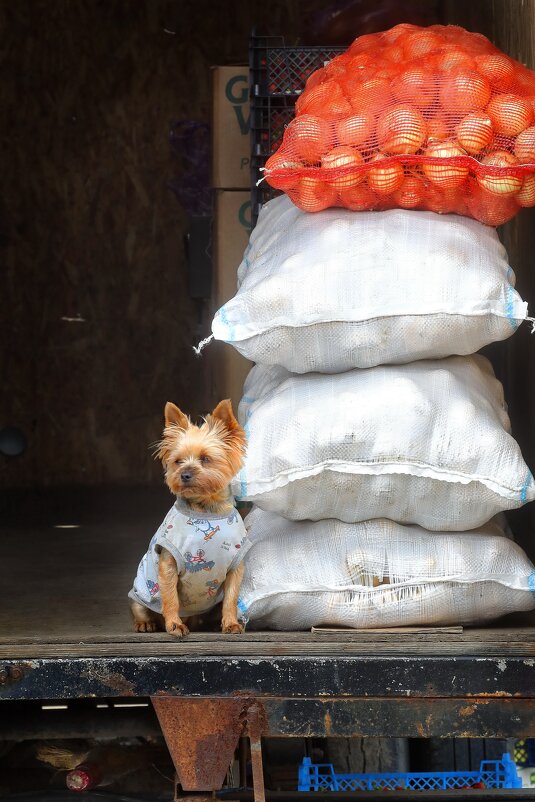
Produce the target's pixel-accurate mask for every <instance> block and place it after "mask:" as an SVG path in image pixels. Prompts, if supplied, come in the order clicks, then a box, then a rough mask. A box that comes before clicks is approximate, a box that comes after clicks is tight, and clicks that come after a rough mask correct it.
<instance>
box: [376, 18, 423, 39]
mask: <svg viewBox="0 0 535 802" xmlns="http://www.w3.org/2000/svg"><path fill="white" fill-rule="evenodd" d="M418 30H419V28H418V26H417V25H413V24H412V23H411V22H400V24H399V25H394V27H393V28H390V29H389V30H388V31H383V33H382V34H381V39H382V41H383V42H387V43H388V44H392V43H393V42H397V43H398V44H399V43H400V42H401V41H403V39H405V38H406V37H407V36H408V35H409V34H411V33H413V32H415V31H418ZM402 37H403V39H402Z"/></svg>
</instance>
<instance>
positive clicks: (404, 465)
mask: <svg viewBox="0 0 535 802" xmlns="http://www.w3.org/2000/svg"><path fill="white" fill-rule="evenodd" d="M367 465H370V466H371V465H377V466H380V465H381V466H385V467H389V466H390V467H394V466H396V467H398V469H399V470H397V471H392V473H393V474H396V473H400V474H404V475H410V473H409V470H408V469H409V468H411V467H414V468H426V469H428V470H429V471H430V472H431V473H435V474H437V475H438V476H451V477H457V478H452V482H461V483H462V484H469V483H470V482H481V483H482V484H485V486H487V487H488V483H490V484H492V485H494V486H497V487H501V488H503V489H504V490H506V491H508V492H509V493H511V494H513V495H514V494H518V493H519V492H520V498H521V501H524V503H525V500H527V490H528V487H529V484H530V481H531V480H532V478H533V477H532V475H531V472H530V471H529V472H528V476H527V478H526V481H525V482H524V484H523V486H522V487H521V488H520V489H519V488H518V487H513V488H511V487H508V486H507V485H503V484H499V483H498V482H497V481H496V480H495V479H493V478H492V477H487V476H480V475H476V474H465V473H462V472H461V471H450V470H448V469H445V468H444V469H443V468H439V467H438V466H436V465H430V464H429V463H428V462H416V461H412V462H408V461H407V462H389V461H387V460H377V459H376V460H358V461H354V462H346V461H344V460H324V461H323V462H318V463H315V464H314V465H305V466H300V467H299V468H294V469H289V470H287V471H280V472H279V473H278V474H276V475H275V476H272V477H270V478H267V479H255V480H254V482H253V483H252V484H253V485H262V484H271V483H272V482H276V481H278V480H279V479H282V478H285V477H286V479H287V483H288V482H291V481H292V479H291V478H290V477H291V476H292V475H293V474H296V478H299V476H300V475H302V478H304V479H306V478H308V477H309V476H311V475H317V474H319V473H321V470H322V469H323V468H326V469H334V470H336V466H347V467H348V468H353V467H354V468H358V467H359V466H362V467H365V466H367ZM403 469H405V470H403ZM341 472H342V471H341ZM343 473H346V471H343ZM347 473H349V472H347ZM356 473H357V474H358V473H359V471H356ZM382 473H383V474H388V473H389V471H383V472H382ZM377 475H381V474H377ZM416 476H417V475H416ZM418 478H425V477H418ZM429 478H432V477H429ZM463 480H465V481H463ZM281 486H283V485H281ZM490 489H491V488H490V487H489V490H490ZM491 492H495V491H491ZM496 495H500V494H499V493H496Z"/></svg>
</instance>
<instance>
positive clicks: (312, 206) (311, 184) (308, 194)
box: [288, 176, 337, 212]
mask: <svg viewBox="0 0 535 802" xmlns="http://www.w3.org/2000/svg"><path fill="white" fill-rule="evenodd" d="M288 196H289V198H290V200H291V201H292V202H293V203H295V205H296V206H298V207H299V208H300V209H302V210H303V211H304V212H321V211H323V209H328V208H329V207H330V206H334V205H335V203H336V201H337V194H336V190H335V189H334V187H331V186H329V185H328V184H326V183H324V182H323V181H318V179H317V178H309V177H308V176H303V177H302V178H300V179H299V183H298V184H297V186H296V187H294V188H293V189H290V190H289V191H288Z"/></svg>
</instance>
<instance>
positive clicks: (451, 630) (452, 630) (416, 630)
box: [310, 626, 463, 635]
mask: <svg viewBox="0 0 535 802" xmlns="http://www.w3.org/2000/svg"><path fill="white" fill-rule="evenodd" d="M310 631H311V632H337V633H346V632H347V633H350V632H362V630H358V629H350V628H349V627H343V628H341V629H340V628H338V627H312V628H311V630H310ZM462 631H463V628H462V627H433V626H421V627H370V629H367V630H366V632H370V633H373V634H376V635H387V634H388V635H419V634H425V635H434V634H437V635H438V634H445V633H448V634H450V635H451V634H460V633H461V632H462Z"/></svg>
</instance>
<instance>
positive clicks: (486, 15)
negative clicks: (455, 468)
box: [0, 0, 535, 542]
mask: <svg viewBox="0 0 535 802" xmlns="http://www.w3.org/2000/svg"><path fill="white" fill-rule="evenodd" d="M345 6H346V12H345V16H343V15H342V17H338V18H335V17H334V16H333V14H332V12H333V9H334V8H335V7H338V8H343V7H344V2H343V1H342V0H339V2H338V3H335V2H328V0H324V2H320V1H319V0H308V2H307V1H306V0H302V2H298V0H264V2H260V1H259V0H251V1H250V2H246V0H235V2H232V1H231V0H229V1H228V2H215V1H214V2H209V0H196V1H195V2H194V1H193V0H18V2H16V3H12V2H7V1H4V2H1V3H0V30H1V35H2V45H1V49H0V67H1V69H0V99H1V102H2V109H3V120H2V122H3V125H2V132H1V134H0V136H1V137H2V147H1V149H0V161H1V166H2V171H1V174H2V179H3V181H2V192H1V203H2V207H3V208H2V223H1V228H0V247H1V255H2V268H1V271H0V277H1V278H0V280H1V284H0V286H1V299H2V309H1V313H0V338H1V339H0V343H1V345H0V381H1V386H2V392H1V397H0V429H1V428H2V427H5V426H9V425H11V426H17V427H20V429H21V430H22V431H23V432H24V433H25V435H26V438H27V448H26V450H25V451H24V453H23V454H22V455H21V456H18V457H11V458H9V457H4V456H0V487H2V488H4V490H7V489H14V488H27V489H29V490H35V489H43V488H47V487H54V488H61V487H63V486H67V485H78V486H80V485H108V486H118V485H125V486H126V485H151V484H158V483H160V482H161V472H160V469H159V466H158V465H157V464H155V463H154V461H153V459H152V457H151V454H150V450H149V445H150V444H151V443H152V442H153V441H155V440H156V439H157V438H158V436H159V434H160V429H161V418H162V408H163V404H164V403H165V401H167V400H168V399H171V400H174V401H175V402H176V403H178V404H179V405H180V406H182V407H183V408H184V409H186V410H188V411H189V412H190V413H191V414H192V415H194V416H195V415H197V414H200V413H202V412H204V411H206V410H207V409H208V408H209V407H210V405H211V404H213V403H215V402H216V401H217V400H218V399H214V398H212V397H211V382H210V375H209V374H210V364H209V360H206V359H204V358H203V359H197V358H196V357H195V355H194V354H193V351H192V348H191V346H192V345H193V344H194V343H195V342H197V341H198V339H199V338H200V336H203V335H204V334H206V333H207V332H208V330H209V316H208V315H206V314H205V315H204V318H200V317H199V310H198V307H197V306H196V305H195V303H194V302H193V301H192V300H191V299H190V298H189V295H188V289H187V278H186V270H185V255H184V247H183V238H184V235H185V233H186V232H187V229H188V217H187V214H186V212H185V211H184V210H183V209H182V208H181V206H180V205H179V204H178V202H177V200H176V198H175V196H174V195H173V193H172V192H171V191H170V189H169V187H168V182H169V181H170V179H171V178H172V177H173V176H174V175H176V173H177V171H178V169H179V165H178V163H177V160H176V156H174V154H173V152H172V150H171V148H170V145H169V130H170V126H171V124H172V123H173V121H176V120H184V119H187V120H198V121H205V122H208V121H209V119H210V109H211V92H210V69H209V68H210V66H211V65H214V64H240V63H241V64H246V63H247V60H248V37H249V34H250V32H251V29H252V28H253V27H254V26H256V28H257V29H258V31H259V32H261V33H272V34H280V33H283V34H284V35H285V36H286V38H287V41H288V42H297V41H300V42H305V43H317V42H318V41H322V42H324V43H328V42H327V38H328V39H330V42H332V43H337V44H341V43H343V40H344V37H345V36H346V32H347V30H349V29H350V30H352V32H353V33H352V34H351V36H349V38H348V39H349V40H350V39H352V38H354V36H356V35H357V34H359V33H366V32H369V31H373V30H381V29H383V28H385V27H389V26H390V25H391V24H395V23H396V22H399V21H415V22H418V21H421V22H424V23H426V22H434V21H441V20H442V21H446V22H453V23H459V24H463V25H465V26H466V27H468V28H470V29H472V30H478V31H480V32H482V33H485V34H486V35H487V36H489V37H490V38H491V39H492V40H493V41H494V42H495V43H496V44H497V45H498V46H499V47H501V48H503V49H504V50H505V52H507V53H509V54H510V55H511V56H514V57H515V58H517V59H519V60H520V61H522V62H524V63H526V64H528V66H531V67H535V58H534V33H533V32H534V26H535V0H526V2H523V3H522V4H519V3H517V2H513V3H511V2H510V1H509V0H471V2H470V3H466V2H461V0H442V1H440V2H439V0H436V2H435V0H429V1H428V2H423V0H422V1H421V2H420V0H413V1H412V2H388V0H383V1H382V2H373V3H372V2H365V1H364V0H363V2H362V3H360V4H359V3H355V2H353V3H349V2H348V3H346V4H345ZM520 6H521V8H520ZM534 222H535V210H524V211H522V212H521V214H520V215H519V216H518V217H517V218H516V219H515V220H514V221H512V222H511V223H510V224H508V225H507V226H506V227H505V228H504V230H503V237H504V241H505V243H506V246H507V248H508V250H509V255H510V261H511V264H512V265H513V267H514V269H515V271H516V273H517V278H518V287H519V289H520V291H521V294H522V295H523V296H524V297H525V298H526V299H527V300H528V301H530V300H532V299H535V281H534V279H533V265H532V262H533V254H534V253H535V249H534V245H535V242H534V240H535V225H534ZM533 305H534V306H533V308H534V309H535V300H533ZM532 313H533V309H532ZM529 331H530V330H529V326H528V325H527V324H525V325H524V326H522V327H521V329H520V331H519V332H518V333H517V334H515V336H514V337H513V338H511V339H510V340H509V341H508V342H507V343H506V344H504V345H502V346H499V347H497V348H496V349H495V350H494V353H493V356H494V359H495V363H496V368H497V371H498V373H499V375H500V376H501V378H502V379H503V381H504V383H505V385H506V394H507V395H506V397H507V399H508V402H509V405H510V412H511V416H512V420H513V427H514V434H515V436H516V437H517V439H518V440H519V441H520V444H521V446H522V448H523V451H524V454H525V457H526V460H527V462H528V464H530V466H532V467H535V437H534V436H533V430H534V420H533V412H532V410H533V400H534V397H535V372H534V370H533V368H534V361H535V360H534V354H535V338H531V337H530V333H529ZM531 506H532V505H531ZM532 519H533V514H532V512H531V507H528V508H526V509H525V510H522V511H520V512H519V513H516V514H515V515H513V516H512V520H514V522H515V525H516V528H517V533H518V534H519V535H520V539H521V540H522V541H524V542H527V540H528V539H529V536H530V533H531V528H532V523H533V520H532Z"/></svg>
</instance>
